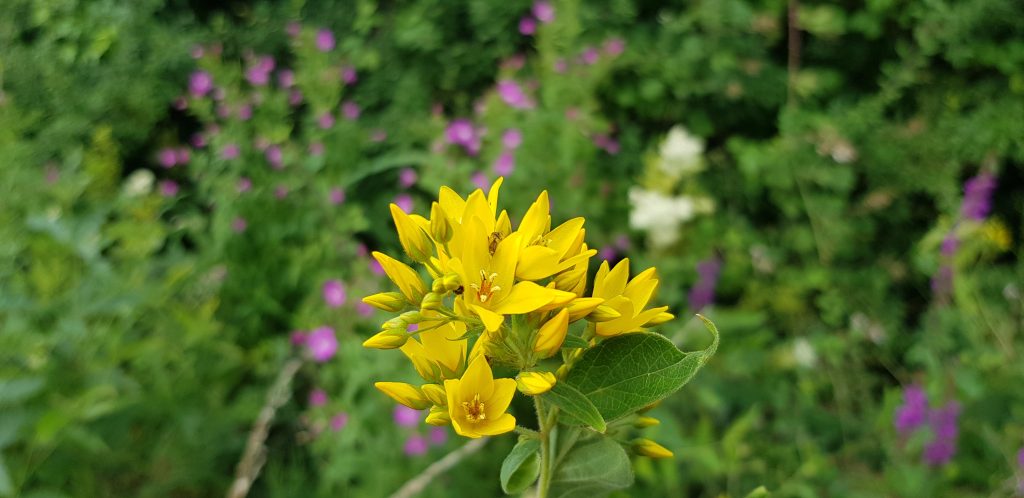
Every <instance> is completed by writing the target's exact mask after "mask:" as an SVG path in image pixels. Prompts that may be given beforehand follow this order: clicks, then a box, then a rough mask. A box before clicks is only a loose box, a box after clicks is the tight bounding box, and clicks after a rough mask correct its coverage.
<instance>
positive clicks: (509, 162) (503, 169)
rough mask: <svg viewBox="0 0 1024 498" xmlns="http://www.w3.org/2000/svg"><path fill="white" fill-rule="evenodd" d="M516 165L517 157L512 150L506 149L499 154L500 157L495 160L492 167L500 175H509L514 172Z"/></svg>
mask: <svg viewBox="0 0 1024 498" xmlns="http://www.w3.org/2000/svg"><path fill="white" fill-rule="evenodd" d="M515 167H516V158H515V156H514V155H512V153H511V152H508V151H505V152H502V153H501V154H499V155H498V158H497V159H495V160H494V164H493V165H492V169H494V174H496V175H498V176H508V175H511V174H512V171H513V170H515Z"/></svg>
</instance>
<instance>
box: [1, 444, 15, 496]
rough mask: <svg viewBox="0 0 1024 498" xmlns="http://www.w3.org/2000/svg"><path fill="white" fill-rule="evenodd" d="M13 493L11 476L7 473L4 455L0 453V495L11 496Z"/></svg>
mask: <svg viewBox="0 0 1024 498" xmlns="http://www.w3.org/2000/svg"><path fill="white" fill-rule="evenodd" d="M13 494H14V484H13V483H11V476H10V474H8V473H7V466H6V465H4V456H3V455H2V454H0V496H11V495H13Z"/></svg>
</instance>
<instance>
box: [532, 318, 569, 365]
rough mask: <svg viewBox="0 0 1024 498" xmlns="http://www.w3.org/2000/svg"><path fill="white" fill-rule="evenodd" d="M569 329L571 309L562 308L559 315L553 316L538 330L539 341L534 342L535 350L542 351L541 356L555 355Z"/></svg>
mask: <svg viewBox="0 0 1024 498" xmlns="http://www.w3.org/2000/svg"><path fill="white" fill-rule="evenodd" d="M568 331H569V309H568V308H562V311H559V312H558V314H557V315H555V316H554V317H552V318H551V319H550V320H548V321H547V322H544V325H542V326H541V327H540V330H538V331H537V341H536V342H534V344H533V351H534V352H536V353H540V357H541V358H549V357H551V356H554V355H555V353H557V352H558V350H559V349H561V348H562V343H563V342H565V334H566V333H567V332H568Z"/></svg>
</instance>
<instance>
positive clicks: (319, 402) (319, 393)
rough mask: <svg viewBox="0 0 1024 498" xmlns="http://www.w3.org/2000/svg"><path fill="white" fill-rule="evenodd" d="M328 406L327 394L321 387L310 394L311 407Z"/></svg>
mask: <svg viewBox="0 0 1024 498" xmlns="http://www.w3.org/2000/svg"><path fill="white" fill-rule="evenodd" d="M326 404H327V393H326V392H325V391H324V390H323V389H320V388H319V387H318V388H316V389H313V390H312V391H310V392H309V405H310V406H324V405H326Z"/></svg>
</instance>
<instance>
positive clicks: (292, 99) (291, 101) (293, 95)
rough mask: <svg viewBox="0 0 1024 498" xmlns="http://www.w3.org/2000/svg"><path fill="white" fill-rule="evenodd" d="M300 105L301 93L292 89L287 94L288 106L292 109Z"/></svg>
mask: <svg viewBox="0 0 1024 498" xmlns="http://www.w3.org/2000/svg"><path fill="white" fill-rule="evenodd" d="M301 103H302V92H300V91H298V90H296V89H292V91H291V92H288V105H290V106H292V107H295V106H297V105H299V104H301Z"/></svg>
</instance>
